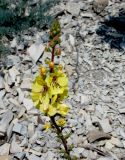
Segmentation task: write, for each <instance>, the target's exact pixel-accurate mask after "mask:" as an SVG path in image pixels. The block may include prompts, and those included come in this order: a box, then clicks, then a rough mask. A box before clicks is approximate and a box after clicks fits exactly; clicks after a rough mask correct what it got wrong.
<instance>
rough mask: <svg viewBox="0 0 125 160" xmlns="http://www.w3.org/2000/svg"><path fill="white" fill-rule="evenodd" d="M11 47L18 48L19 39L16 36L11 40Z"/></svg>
mask: <svg viewBox="0 0 125 160" xmlns="http://www.w3.org/2000/svg"><path fill="white" fill-rule="evenodd" d="M10 46H11V48H16V47H17V39H16V38H14V39H13V40H12V41H11V45H10Z"/></svg>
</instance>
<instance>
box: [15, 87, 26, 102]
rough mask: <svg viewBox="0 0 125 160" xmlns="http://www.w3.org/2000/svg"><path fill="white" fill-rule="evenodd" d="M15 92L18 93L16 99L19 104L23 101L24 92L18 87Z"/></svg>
mask: <svg viewBox="0 0 125 160" xmlns="http://www.w3.org/2000/svg"><path fill="white" fill-rule="evenodd" d="M17 92H18V94H19V96H18V101H19V103H20V104H21V103H22V102H23V99H24V93H23V91H22V90H21V89H20V88H17Z"/></svg>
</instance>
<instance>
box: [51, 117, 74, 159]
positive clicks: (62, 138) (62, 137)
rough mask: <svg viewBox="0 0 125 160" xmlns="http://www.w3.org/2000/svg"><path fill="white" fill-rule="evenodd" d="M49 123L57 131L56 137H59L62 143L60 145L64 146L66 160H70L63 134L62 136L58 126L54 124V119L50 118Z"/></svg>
mask: <svg viewBox="0 0 125 160" xmlns="http://www.w3.org/2000/svg"><path fill="white" fill-rule="evenodd" d="M51 122H52V124H53V126H54V127H55V128H56V130H57V135H59V137H60V139H61V141H62V144H63V146H64V149H65V152H66V154H67V156H68V160H71V157H70V152H69V150H68V146H67V141H66V139H65V138H64V136H63V134H62V130H61V129H60V128H59V126H58V125H57V124H56V122H55V118H54V117H51Z"/></svg>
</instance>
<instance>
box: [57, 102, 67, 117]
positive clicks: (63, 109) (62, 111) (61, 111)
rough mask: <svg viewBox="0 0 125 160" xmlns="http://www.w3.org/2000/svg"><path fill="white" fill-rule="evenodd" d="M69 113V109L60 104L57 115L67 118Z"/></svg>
mask: <svg viewBox="0 0 125 160" xmlns="http://www.w3.org/2000/svg"><path fill="white" fill-rule="evenodd" d="M68 112H69V107H68V106H67V105H65V104H58V105H57V113H58V114H60V115H61V116H64V117H65V116H66V115H67V114H68Z"/></svg>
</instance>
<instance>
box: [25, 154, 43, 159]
mask: <svg viewBox="0 0 125 160" xmlns="http://www.w3.org/2000/svg"><path fill="white" fill-rule="evenodd" d="M28 159H29V160H41V158H40V157H38V156H36V155H34V154H31V155H30V156H28Z"/></svg>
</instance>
